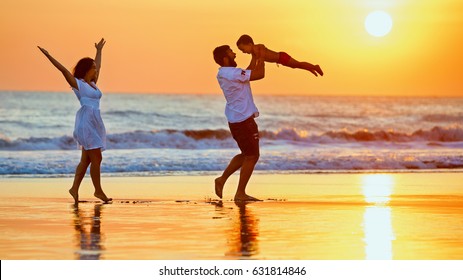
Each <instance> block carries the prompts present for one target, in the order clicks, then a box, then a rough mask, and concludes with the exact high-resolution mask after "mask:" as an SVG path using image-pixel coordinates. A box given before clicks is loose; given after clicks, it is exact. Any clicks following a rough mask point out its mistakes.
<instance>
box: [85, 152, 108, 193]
mask: <svg viewBox="0 0 463 280" xmlns="http://www.w3.org/2000/svg"><path fill="white" fill-rule="evenodd" d="M87 153H88V156H89V158H90V162H91V163H90V177H91V178H92V182H93V186H94V187H95V193H94V194H93V195H94V196H95V197H96V198H99V199H101V200H103V201H104V202H108V201H111V200H112V198H108V197H107V196H106V194H105V193H104V192H103V189H102V188H101V161H102V160H103V156H102V154H101V149H94V150H88V151H87Z"/></svg>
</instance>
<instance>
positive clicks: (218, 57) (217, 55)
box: [214, 45, 230, 66]
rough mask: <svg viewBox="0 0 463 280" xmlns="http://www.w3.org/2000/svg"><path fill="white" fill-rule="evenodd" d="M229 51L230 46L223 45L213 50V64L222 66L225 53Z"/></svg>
mask: <svg viewBox="0 0 463 280" xmlns="http://www.w3.org/2000/svg"><path fill="white" fill-rule="evenodd" d="M229 49H230V46H228V45H223V46H220V47H217V48H215V49H214V60H215V62H216V63H217V64H218V65H220V66H223V59H224V58H225V57H226V56H227V51H228V50H229Z"/></svg>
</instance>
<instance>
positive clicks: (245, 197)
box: [235, 194, 263, 202]
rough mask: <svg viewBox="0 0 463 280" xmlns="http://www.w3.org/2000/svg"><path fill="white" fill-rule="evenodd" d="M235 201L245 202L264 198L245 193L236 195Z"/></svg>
mask: <svg viewBox="0 0 463 280" xmlns="http://www.w3.org/2000/svg"><path fill="white" fill-rule="evenodd" d="M235 201H237V202H244V201H263V200H261V199H258V198H255V197H252V196H250V195H247V194H244V195H235Z"/></svg>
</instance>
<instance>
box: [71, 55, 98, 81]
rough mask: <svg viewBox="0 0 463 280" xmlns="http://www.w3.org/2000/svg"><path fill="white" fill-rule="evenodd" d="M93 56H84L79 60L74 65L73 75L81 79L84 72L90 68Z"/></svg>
mask: <svg viewBox="0 0 463 280" xmlns="http://www.w3.org/2000/svg"><path fill="white" fill-rule="evenodd" d="M93 62H94V60H93V58H90V57H84V58H82V59H81V60H79V62H77V65H76V67H74V74H73V75H74V77H76V78H77V79H83V78H84V77H85V74H87V72H88V70H90V69H91V68H92V66H93Z"/></svg>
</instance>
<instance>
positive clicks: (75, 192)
mask: <svg viewBox="0 0 463 280" xmlns="http://www.w3.org/2000/svg"><path fill="white" fill-rule="evenodd" d="M89 164H90V158H89V157H88V154H87V151H85V150H84V149H82V155H81V157H80V162H79V164H78V165H77V167H76V173H75V174H74V182H73V183H72V187H71V188H70V189H69V193H70V194H71V195H72V197H73V198H74V203H76V204H77V203H79V187H80V183H81V182H82V179H83V178H84V177H85V173H86V172H87V168H88V165H89Z"/></svg>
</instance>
